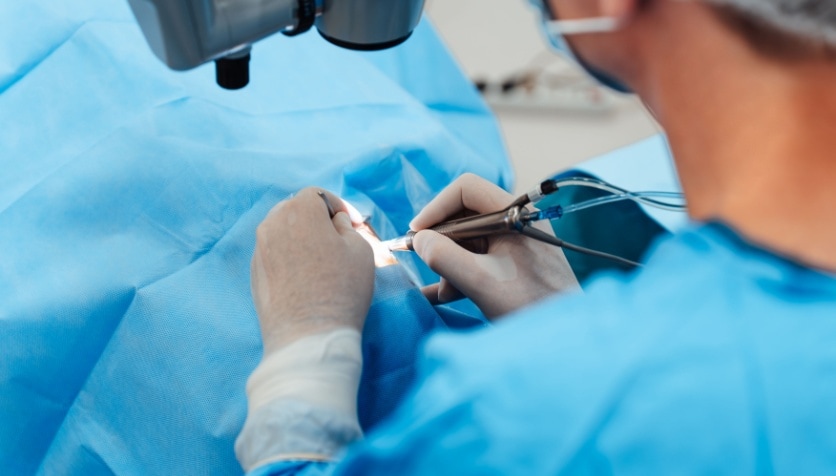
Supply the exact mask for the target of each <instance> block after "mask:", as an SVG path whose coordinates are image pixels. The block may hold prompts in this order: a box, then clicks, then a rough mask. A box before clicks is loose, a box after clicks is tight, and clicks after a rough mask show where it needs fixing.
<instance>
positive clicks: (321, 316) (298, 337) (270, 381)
mask: <svg viewBox="0 0 836 476" xmlns="http://www.w3.org/2000/svg"><path fill="white" fill-rule="evenodd" d="M317 192H318V190H316V189H306V190H303V191H302V192H300V193H299V194H298V195H297V196H296V197H294V198H293V199H290V200H287V201H285V202H282V203H280V204H279V205H277V206H276V207H274V208H273V210H271V211H270V213H269V214H268V215H267V218H265V219H264V222H263V223H262V224H261V225H260V226H259V227H258V232H257V243H256V249H255V253H254V254H253V260H252V267H251V280H252V282H251V286H252V293H253V301H254V303H255V309H256V312H257V313H258V320H259V324H260V325H261V334H262V339H263V341H264V358H263V360H262V362H261V365H259V366H258V368H257V369H256V371H255V372H254V373H253V375H252V376H251V377H250V380H249V383H248V384H247V396H248V402H249V409H248V414H247V421H246V424H245V425H244V429H243V430H242V432H241V434H240V435H239V438H238V441H237V443H236V446H235V449H236V453H237V455H238V458H239V461H240V462H241V464H242V466H243V467H244V468H246V470H248V471H249V470H252V469H254V468H255V467H257V466H260V465H262V464H267V463H269V462H271V461H278V460H311V461H321V460H328V459H330V458H333V457H334V456H335V455H336V454H337V453H339V451H341V450H342V448H343V447H344V446H346V445H347V444H349V443H351V442H352V441H354V440H356V439H358V438H360V437H361V436H362V432H361V430H360V423H359V422H358V420H357V409H356V403H357V387H358V385H359V381H360V375H361V372H362V366H363V364H362V351H361V347H360V345H361V337H360V336H361V331H362V329H363V323H364V320H365V318H366V314H367V313H368V311H369V306H370V303H371V299H372V291H373V289H374V259H373V253H372V249H371V247H370V246H369V243H367V242H366V240H364V239H363V238H362V237H361V236H360V234H358V233H357V232H356V231H355V228H354V224H352V222H351V219H350V218H349V215H348V213H347V209H346V206H345V204H344V203H343V202H342V201H341V200H340V199H339V198H337V197H336V196H334V195H331V194H326V196H327V198H328V202H330V204H331V206H333V207H334V211H335V212H339V213H337V214H336V215H335V216H334V217H333V218H330V217H329V210H328V207H327V205H326V202H325V200H323V199H322V197H321V196H319V194H318V193H317Z"/></svg>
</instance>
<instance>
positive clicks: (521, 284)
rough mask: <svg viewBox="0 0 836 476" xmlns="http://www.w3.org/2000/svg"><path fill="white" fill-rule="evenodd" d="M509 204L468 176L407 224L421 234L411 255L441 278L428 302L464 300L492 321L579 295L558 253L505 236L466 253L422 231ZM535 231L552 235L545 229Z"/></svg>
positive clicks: (502, 193) (524, 239) (500, 193)
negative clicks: (550, 299)
mask: <svg viewBox="0 0 836 476" xmlns="http://www.w3.org/2000/svg"><path fill="white" fill-rule="evenodd" d="M512 201H513V197H512V196H511V195H510V194H508V193H507V192H505V191H504V190H502V189H501V188H499V187H497V186H496V185H494V184H492V183H490V182H488V181H486V180H484V179H482V178H480V177H477V176H475V175H472V174H466V175H463V176H461V177H460V178H459V179H458V180H456V181H455V182H453V183H452V184H451V185H450V186H449V187H447V188H446V189H444V190H443V191H442V192H441V193H440V194H439V195H438V197H436V198H435V199H434V200H433V201H432V202H430V204H429V205H427V207H426V208H424V210H422V211H421V213H419V214H418V216H417V217H415V219H414V220H413V221H412V223H411V224H410V227H411V228H412V229H413V230H416V231H419V233H418V234H417V235H415V238H414V241H413V247H414V249H415V252H416V253H418V255H419V256H420V257H421V259H423V260H424V262H425V263H427V265H428V266H429V267H430V268H432V270H433V271H435V272H436V273H438V274H439V275H441V276H442V280H441V282H440V283H439V284H438V285H435V286H431V287H427V288H425V289H424V294H425V295H426V296H427V298H428V299H430V301H432V302H437V303H445V302H450V301H454V300H456V299H459V298H460V297H462V294H463V295H464V296H467V297H469V298H470V299H471V300H473V302H474V303H476V305H477V306H479V309H481V310H482V312H483V313H484V314H485V316H486V317H488V318H491V319H493V318H496V317H499V316H503V315H505V314H507V313H509V312H512V311H514V310H516V309H519V308H520V307H523V306H525V305H527V304H530V303H533V302H535V301H538V300H540V299H543V298H545V297H546V296H549V295H551V294H554V293H556V292H559V291H565V290H577V289H579V285H578V281H577V279H576V278H575V274H574V273H573V272H572V268H571V267H570V266H569V263H568V262H567V261H566V257H565V256H564V254H563V250H561V249H560V248H556V247H554V246H551V245H548V244H545V243H541V242H539V241H536V240H533V239H531V238H527V237H524V236H521V235H503V236H496V237H492V238H490V239H487V240H482V241H483V242H482V243H475V244H472V245H471V246H469V248H470V249H465V248H464V247H462V246H461V245H459V244H457V243H455V242H454V241H452V240H450V239H449V238H447V237H445V236H442V235H440V234H438V233H435V232H433V231H430V230H426V229H427V228H430V227H432V226H434V225H436V224H438V223H441V222H442V221H445V220H448V219H450V218H454V217H461V216H464V215H467V214H471V215H472V214H474V212H475V213H478V214H481V213H491V212H496V211H499V210H502V209H503V208H505V207H507V206H508V205H510V204H511V202H512ZM536 226H537V227H538V228H539V229H541V230H543V231H546V232H548V233H553V231H552V230H551V227H550V226H549V225H548V223H540V224H538V225H536ZM420 230H424V231H420Z"/></svg>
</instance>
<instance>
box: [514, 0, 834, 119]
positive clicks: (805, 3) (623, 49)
mask: <svg viewBox="0 0 836 476" xmlns="http://www.w3.org/2000/svg"><path fill="white" fill-rule="evenodd" d="M530 1H531V3H533V4H534V5H535V6H538V7H539V8H540V9H541V10H542V13H543V18H544V23H543V24H544V31H545V33H546V36H547V37H548V40H549V42H550V43H551V45H552V46H553V47H554V48H555V49H556V50H559V51H560V52H561V53H562V54H564V55H565V56H567V57H569V58H570V59H572V60H574V61H576V62H578V63H579V64H580V65H581V66H583V67H584V68H585V69H586V70H587V71H588V72H589V73H590V74H591V75H592V76H594V77H595V78H596V79H598V80H599V81H600V82H602V83H603V84H605V85H607V86H610V87H612V88H613V89H616V90H621V91H635V92H637V93H639V94H640V95H641V96H642V97H643V99H645V101H647V102H648V103H649V105H650V107H651V109H654V110H657V112H658V109H660V108H661V105H658V104H654V97H656V96H658V94H659V92H660V91H659V88H661V87H669V86H670V85H671V84H675V83H677V82H679V83H680V86H682V85H685V84H691V85H693V84H694V82H697V81H701V82H706V81H708V82H710V81H712V80H718V81H719V80H720V78H719V76H721V74H717V73H719V71H714V69H715V68H716V69H718V70H719V69H720V68H723V69H724V70H725V71H726V72H728V71H732V70H735V69H737V68H741V70H743V69H744V68H748V69H745V71H749V72H752V73H753V74H755V72H757V74H762V73H763V68H766V69H768V67H769V66H773V67H775V68H785V69H786V67H787V66H790V65H792V64H795V65H797V64H798V62H800V61H808V60H810V61H824V62H827V61H830V62H831V63H832V64H833V65H836V0H530ZM755 63H758V64H757V65H756V64H755ZM663 85H664V86H663ZM683 89H684V88H683ZM654 106H655V107H654Z"/></svg>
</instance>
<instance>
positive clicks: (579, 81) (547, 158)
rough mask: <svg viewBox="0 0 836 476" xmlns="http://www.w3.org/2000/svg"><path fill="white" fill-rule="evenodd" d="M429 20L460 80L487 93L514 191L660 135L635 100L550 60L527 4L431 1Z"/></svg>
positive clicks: (497, 0)
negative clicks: (461, 72)
mask: <svg viewBox="0 0 836 476" xmlns="http://www.w3.org/2000/svg"><path fill="white" fill-rule="evenodd" d="M427 13H428V14H429V17H430V18H431V19H432V21H433V23H434V24H435V26H436V29H437V30H438V32H439V34H440V35H441V37H442V38H443V39H444V40H445V41H446V42H447V45H448V46H449V48H450V50H451V51H452V52H453V55H455V56H456V58H457V59H458V60H459V62H460V63H461V65H462V68H463V69H464V71H465V73H466V74H468V75H469V76H470V77H471V78H472V79H473V80H474V81H476V82H479V83H482V84H483V85H484V86H485V90H484V95H485V98H486V100H487V101H488V104H489V105H490V106H491V107H492V108H493V109H494V111H495V112H496V115H497V117H498V118H499V122H500V125H501V127H502V131H503V134H504V136H505V141H506V146H507V148H508V152H509V154H510V157H511V161H512V163H513V164H514V169H515V170H516V173H517V180H516V191H517V192H522V191H525V190H528V189H530V188H531V187H532V186H533V185H534V184H536V183H537V182H539V181H540V180H542V179H544V178H545V177H547V176H548V175H550V174H553V173H554V172H556V171H560V170H563V169H566V168H568V167H571V166H572V165H574V164H577V163H578V162H581V161H583V160H586V159H589V158H592V157H595V156H597V155H600V154H602V153H605V152H608V151H611V150H613V149H616V148H619V147H622V146H625V145H628V144H632V143H634V142H636V141H638V140H641V139H643V138H646V137H649V136H651V135H653V134H656V133H657V132H659V128H658V126H657V125H656V123H655V122H654V121H653V119H652V118H651V117H650V115H649V114H648V112H647V111H646V110H645V108H644V106H642V105H641V103H639V102H638V101H637V100H635V99H633V98H632V97H627V96H620V95H617V94H615V93H610V92H608V91H605V90H603V89H601V88H598V87H597V86H595V85H594V84H593V83H591V82H590V81H589V80H588V79H586V77H585V76H584V75H583V74H582V73H580V72H579V71H577V70H576V68H574V67H573V66H572V65H570V64H569V63H568V62H566V61H564V60H563V59H562V58H560V57H559V56H557V55H555V54H552V53H551V52H550V51H549V50H548V48H547V46H546V44H545V42H544V41H543V39H542V38H541V36H540V30H539V26H538V23H537V22H538V21H539V20H538V18H537V15H536V12H535V11H534V10H533V9H532V8H530V7H529V6H528V1H527V0H428V5H427Z"/></svg>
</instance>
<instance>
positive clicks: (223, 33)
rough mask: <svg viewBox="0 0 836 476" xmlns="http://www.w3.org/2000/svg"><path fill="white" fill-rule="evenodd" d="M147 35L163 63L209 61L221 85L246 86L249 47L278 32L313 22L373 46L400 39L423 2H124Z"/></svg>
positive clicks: (351, 43)
mask: <svg viewBox="0 0 836 476" xmlns="http://www.w3.org/2000/svg"><path fill="white" fill-rule="evenodd" d="M129 2H130V5H131V9H132V10H133V13H134V16H135V17H136V18H137V20H138V22H139V25H140V27H141V28H142V32H143V34H144V35H145V39H146V40H147V42H148V44H149V45H150V47H151V49H152V50H153V51H154V53H155V54H156V55H157V57H158V58H160V60H162V61H163V62H164V63H165V64H166V65H168V67H170V68H171V69H174V70H178V71H182V70H188V69H192V68H194V67H197V66H200V65H202V64H204V63H206V62H209V61H215V65H216V66H215V68H216V69H215V71H216V79H217V82H218V84H219V85H220V86H221V87H223V88H226V89H240V88H243V87H244V86H246V85H247V84H248V83H249V77H250V74H249V62H250V51H251V48H252V45H253V44H254V43H255V42H257V41H259V40H261V39H263V38H266V37H268V36H270V35H272V34H274V33H276V32H281V33H283V34H285V35H287V36H295V35H298V34H300V33H304V32H306V31H308V30H310V29H311V28H312V27H314V26H316V29H317V31H319V33H320V34H321V35H322V37H323V38H325V39H326V40H328V41H329V42H331V43H333V44H335V45H338V46H341V47H343V48H349V49H353V50H362V51H375V50H382V49H386V48H391V47H393V46H397V45H399V44H401V43H403V42H404V41H406V40H407V39H408V38H409V36H410V35H411V34H412V31H413V30H414V29H415V27H416V26H417V25H418V22H419V21H420V20H421V14H422V12H423V10H424V0H129Z"/></svg>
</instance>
